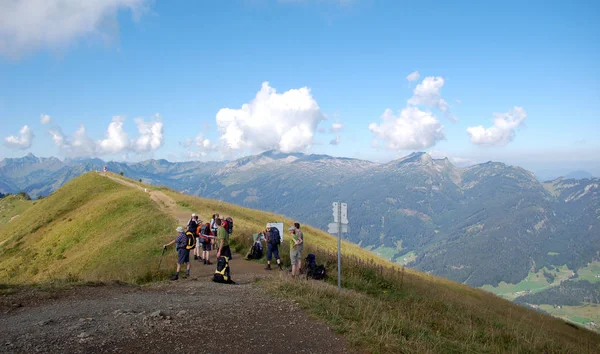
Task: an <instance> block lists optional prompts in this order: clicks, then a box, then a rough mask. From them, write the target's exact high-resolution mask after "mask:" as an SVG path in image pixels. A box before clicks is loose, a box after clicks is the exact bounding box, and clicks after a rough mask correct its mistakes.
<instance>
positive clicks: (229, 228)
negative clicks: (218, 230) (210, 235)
mask: <svg viewBox="0 0 600 354" xmlns="http://www.w3.org/2000/svg"><path fill="white" fill-rule="evenodd" d="M225 221H227V232H228V233H232V232H233V219H232V218H227V219H225Z"/></svg>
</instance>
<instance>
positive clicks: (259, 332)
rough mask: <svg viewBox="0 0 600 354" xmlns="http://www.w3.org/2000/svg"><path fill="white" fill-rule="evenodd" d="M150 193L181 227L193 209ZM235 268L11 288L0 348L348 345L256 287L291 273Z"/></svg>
mask: <svg viewBox="0 0 600 354" xmlns="http://www.w3.org/2000/svg"><path fill="white" fill-rule="evenodd" d="M107 177H108V178H111V179H112V180H114V181H116V182H118V183H121V184H124V185H127V186H129V187H132V188H139V189H141V190H144V188H143V187H140V186H138V185H136V184H134V183H130V182H127V181H124V180H122V179H120V178H117V177H113V176H110V175H107ZM148 193H149V197H150V198H152V200H154V201H155V202H157V203H158V204H159V205H160V206H161V208H162V209H163V210H165V211H167V212H168V213H169V214H170V215H172V216H174V217H175V218H176V219H177V220H179V222H180V223H181V224H185V223H186V222H187V220H188V218H189V212H188V211H186V210H183V209H181V208H179V207H178V206H177V204H176V203H175V201H174V200H173V199H172V198H170V197H169V196H167V195H166V194H164V193H162V192H161V191H148ZM164 258H165V259H164V262H163V266H165V264H166V266H168V267H174V262H175V259H176V257H175V255H174V253H173V252H172V251H170V252H169V253H168V254H165V257H164ZM231 268H232V277H233V279H234V280H235V281H236V282H237V284H236V285H225V284H217V283H213V282H211V281H210V276H211V274H212V273H213V272H214V265H213V266H204V265H203V264H200V263H199V262H195V263H192V271H191V274H192V275H191V277H190V278H189V279H180V280H178V281H176V282H160V283H154V284H150V285H147V286H133V285H126V284H122V283H109V284H106V283H105V284H91V285H86V286H77V287H73V288H68V289H62V290H43V289H35V288H27V289H21V290H18V289H17V291H16V292H14V293H8V294H5V295H2V296H0V328H2V330H1V331H0V352H46V353H48V352H49V353H65V352H76V353H83V352H119V353H138V352H153V353H159V352H161V353H162V352H173V351H177V352H182V353H347V352H349V350H348V349H347V346H346V343H345V341H344V339H343V338H342V337H340V336H337V335H335V334H334V333H332V332H331V331H330V330H329V329H328V328H327V327H326V326H325V325H324V324H322V323H319V322H316V321H314V320H312V319H309V318H308V316H307V315H306V314H305V313H304V312H303V311H302V309H300V308H299V306H298V305H297V304H295V303H294V302H290V301H285V300H281V299H277V298H273V297H271V296H269V295H267V294H265V293H264V292H263V291H262V290H261V289H260V288H258V287H257V286H255V285H253V282H254V281H255V280H256V279H258V278H263V277H265V276H287V272H272V273H273V274H268V275H267V274H265V273H266V272H265V271H264V270H263V265H261V264H258V263H255V262H247V261H244V260H242V257H241V256H240V255H235V256H234V259H233V260H232V262H231ZM284 273H285V274H284Z"/></svg>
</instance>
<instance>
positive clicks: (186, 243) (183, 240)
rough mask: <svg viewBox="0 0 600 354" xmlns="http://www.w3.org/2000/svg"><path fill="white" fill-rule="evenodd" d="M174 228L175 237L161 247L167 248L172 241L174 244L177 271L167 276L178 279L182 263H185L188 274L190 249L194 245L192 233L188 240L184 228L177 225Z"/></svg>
mask: <svg viewBox="0 0 600 354" xmlns="http://www.w3.org/2000/svg"><path fill="white" fill-rule="evenodd" d="M175 230H176V231H177V238H175V239H174V240H173V241H171V242H169V243H167V244H165V245H163V248H167V247H169V246H170V245H172V244H174V243H175V244H176V249H177V272H175V274H173V275H172V276H171V277H170V278H169V279H171V280H177V279H179V272H180V271H181V265H182V264H185V265H186V269H185V274H186V277H189V276H190V250H191V249H192V248H194V247H195V246H196V245H195V242H194V241H195V239H194V237H193V235H192V239H191V240H190V235H189V233H188V234H186V232H185V229H184V228H183V227H181V226H178V227H177V229H175Z"/></svg>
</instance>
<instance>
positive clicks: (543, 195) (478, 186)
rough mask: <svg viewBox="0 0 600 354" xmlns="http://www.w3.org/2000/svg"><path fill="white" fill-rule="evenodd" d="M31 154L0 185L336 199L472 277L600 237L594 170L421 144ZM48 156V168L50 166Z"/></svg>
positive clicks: (516, 276) (280, 204)
mask: <svg viewBox="0 0 600 354" xmlns="http://www.w3.org/2000/svg"><path fill="white" fill-rule="evenodd" d="M36 159H37V158H35V156H33V155H31V156H29V155H28V156H26V159H24V160H18V159H11V160H6V159H5V160H3V161H2V165H1V166H2V167H0V177H2V181H3V182H4V184H3V183H0V189H2V188H5V189H11V188H12V190H0V192H12V193H14V192H16V191H20V190H24V191H26V192H28V193H29V194H30V195H32V196H34V197H35V196H37V195H47V194H48V193H51V192H52V191H53V190H56V189H57V188H58V187H60V186H61V185H62V184H64V183H65V182H66V181H68V180H70V179H72V178H73V177H75V176H78V175H80V174H82V173H84V172H86V171H91V170H102V168H103V167H104V166H107V167H108V170H109V171H112V172H115V173H119V172H123V173H124V174H125V176H128V177H131V178H134V179H136V180H137V179H141V180H143V181H144V182H145V183H150V184H155V185H156V184H158V185H165V186H167V187H170V188H173V189H175V190H178V191H182V192H185V193H187V194H190V195H199V196H203V197H207V198H213V199H219V200H224V201H228V202H232V203H236V204H239V205H243V206H247V207H251V208H258V209H261V210H266V211H271V212H277V213H282V214H285V215H288V216H291V217H294V218H296V219H298V220H299V221H300V222H303V223H309V224H312V225H315V226H317V227H320V228H322V229H326V228H327V225H328V223H330V222H331V221H332V220H331V215H330V213H331V212H330V210H331V202H332V201H334V200H341V201H345V202H347V203H348V205H349V207H350V210H349V213H350V214H349V218H350V230H351V231H350V234H348V239H349V240H350V241H352V242H355V243H357V244H360V245H362V246H363V247H366V248H369V249H371V250H373V251H374V252H375V253H378V254H380V255H384V256H385V257H386V258H389V259H392V260H394V261H396V262H400V263H404V262H407V264H408V265H410V266H414V267H416V268H418V269H421V270H424V271H429V272H433V273H435V274H438V275H442V276H445V277H447V278H449V279H453V280H456V281H459V282H465V283H468V284H470V285H475V286H480V285H484V284H491V285H494V286H495V285H497V284H498V283H500V282H502V281H504V282H511V283H518V282H519V281H520V280H522V279H524V278H525V277H526V276H527V274H528V272H529V271H530V270H531V269H532V267H533V268H534V269H539V268H541V267H543V266H562V265H563V264H567V265H568V266H569V267H570V269H573V270H576V269H577V268H578V267H581V266H582V264H584V263H585V262H590V261H592V260H594V259H595V257H597V256H598V255H597V253H596V252H598V251H600V250H598V249H597V247H596V246H593V247H588V249H585V247H583V246H581V244H582V243H583V244H586V243H590V242H591V243H592V244H595V243H594V242H596V241H597V244H598V245H600V239H598V236H597V235H596V232H595V230H596V229H597V228H600V224H598V221H597V220H598V219H596V217H597V215H596V212H595V211H594V210H596V208H597V209H599V210H600V202H599V201H598V200H599V198H598V190H597V188H596V187H595V185H596V184H598V183H600V182H599V181H600V180H599V179H585V180H564V179H561V180H560V181H558V182H554V183H541V182H540V181H538V180H537V179H536V178H535V175H534V174H533V173H532V172H530V171H528V170H525V169H523V168H521V167H519V166H510V165H507V164H504V163H501V162H492V161H488V162H486V163H482V164H476V165H472V166H468V167H457V166H455V165H454V164H452V163H451V162H450V161H449V160H448V159H447V158H446V159H434V158H432V157H431V156H430V155H429V154H427V153H424V152H416V153H412V154H410V155H407V156H404V157H402V158H400V159H397V160H394V161H390V162H388V163H385V164H383V163H375V162H371V161H366V160H360V159H349V158H338V157H333V156H328V155H315V154H312V155H307V154H301V153H293V154H285V153H281V152H278V151H275V150H270V151H266V152H263V153H261V154H257V155H252V156H247V157H244V158H240V159H237V160H235V161H229V162H222V163H219V162H200V161H191V162H183V163H182V162H169V161H166V160H164V159H161V160H153V159H149V160H145V161H142V162H137V163H119V162H103V161H102V160H99V159H88V160H85V159H84V160H79V161H65V162H61V164H62V165H60V166H59V165H53V164H52V163H56V161H55V160H40V159H37V160H39V161H44V163H39V161H38V162H36V161H37V160H36ZM41 159H44V158H41ZM56 160H57V159H56ZM28 161H29V162H28ZM48 161H50V162H52V163H50V165H51V166H53V167H52V168H54V170H52V169H49V170H46V169H45V168H46V165H45V162H48ZM59 162H60V161H59ZM13 164H14V165H13ZM28 164H29V165H28ZM7 165H13V167H14V168H11V167H7ZM17 189H18V190H17ZM569 198H570V199H569ZM581 235H583V236H581ZM573 240H577V241H573ZM573 242H577V244H573ZM552 248H556V249H552ZM542 250H545V252H546V253H548V252H551V253H560V255H558V256H548V255H546V254H544V252H543V251H542ZM500 254H502V255H500ZM557 262H562V263H560V264H558V263H557Z"/></svg>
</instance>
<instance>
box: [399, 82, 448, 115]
mask: <svg viewBox="0 0 600 354" xmlns="http://www.w3.org/2000/svg"><path fill="white" fill-rule="evenodd" d="M443 86H444V78H443V77H441V76H437V77H433V76H428V77H426V78H425V79H424V80H423V81H422V82H421V83H420V84H418V85H417V87H415V90H414V91H413V96H412V97H411V98H409V99H408V104H409V105H415V106H421V105H423V106H427V107H436V108H437V109H439V110H440V111H442V112H444V113H446V112H448V109H449V108H450V105H448V102H446V101H445V100H444V99H443V98H442V97H441V92H440V91H441V90H442V87H443Z"/></svg>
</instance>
